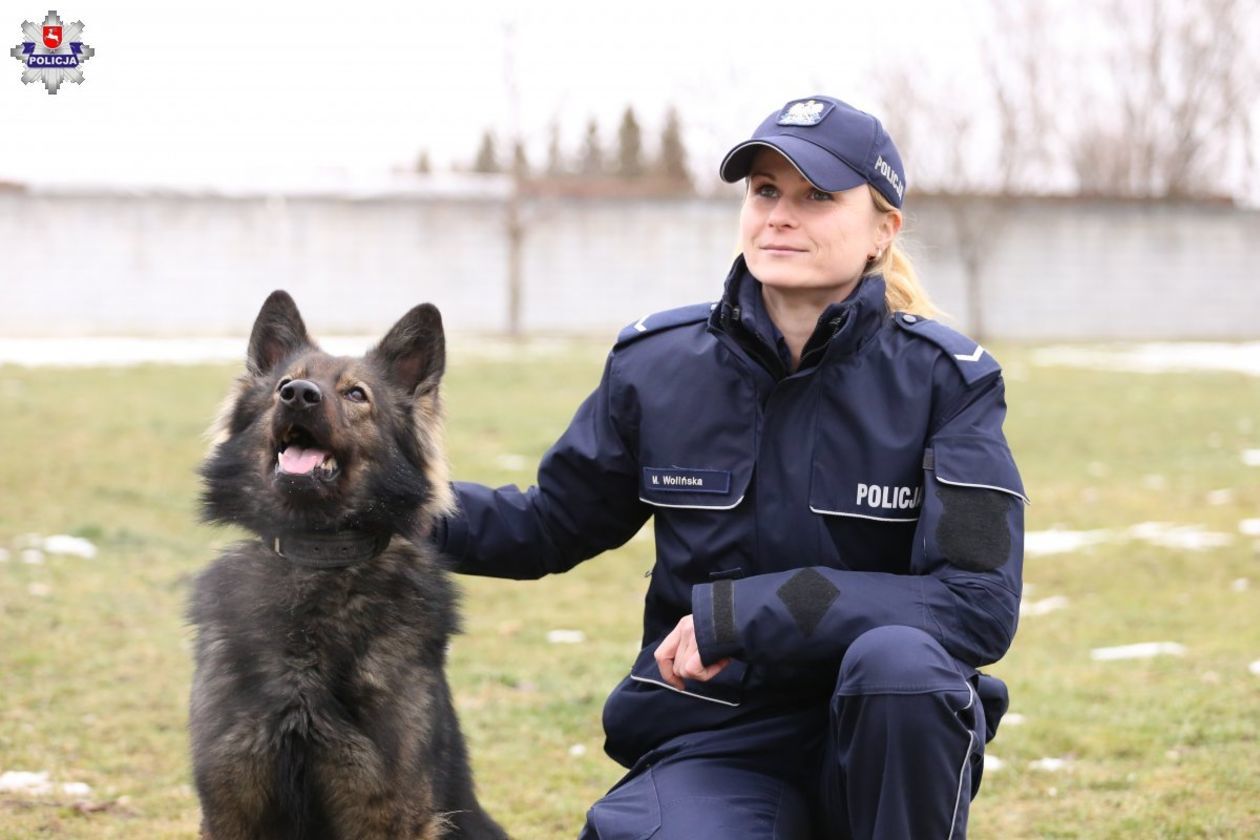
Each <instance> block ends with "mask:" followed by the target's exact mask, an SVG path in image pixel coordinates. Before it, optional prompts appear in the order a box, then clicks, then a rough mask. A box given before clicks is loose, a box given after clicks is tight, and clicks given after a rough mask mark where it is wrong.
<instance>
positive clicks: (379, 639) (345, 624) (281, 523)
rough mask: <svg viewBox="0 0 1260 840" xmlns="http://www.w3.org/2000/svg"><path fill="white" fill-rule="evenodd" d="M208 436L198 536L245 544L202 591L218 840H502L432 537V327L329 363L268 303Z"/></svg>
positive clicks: (423, 315) (438, 500)
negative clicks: (450, 663)
mask: <svg viewBox="0 0 1260 840" xmlns="http://www.w3.org/2000/svg"><path fill="white" fill-rule="evenodd" d="M247 367H248V369H247V372H246V374H245V375H244V376H242V377H241V378H240V379H239V380H238V382H237V384H236V387H235V389H234V390H233V392H232V393H231V395H230V396H229V398H228V400H227V402H226V403H225V404H224V407H223V410H222V411H221V413H220V418H219V420H218V421H217V422H216V424H215V428H214V429H212V433H213V434H214V440H213V443H212V448H211V450H210V452H209V454H208V456H207V458H206V461H205V463H204V464H203V465H202V468H201V475H202V478H203V479H204V491H203V494H202V499H201V501H202V514H203V518H204V519H205V520H206V521H209V522H218V523H229V524H233V525H238V526H242V527H244V528H246V529H247V530H249V531H251V532H253V534H255V535H256V537H255V538H253V539H250V540H247V541H245V542H241V543H237V544H235V545H233V546H230V547H229V548H227V549H226V550H225V551H224V552H223V554H222V555H221V556H220V557H219V558H218V560H216V561H215V562H214V563H213V564H212V565H210V566H209V567H208V568H207V569H206V570H205V571H204V572H202V573H201V575H200V576H199V577H198V579H197V582H196V585H195V588H194V591H193V593H192V599H191V604H190V608H189V618H190V620H191V623H192V624H193V626H194V627H195V629H196V635H197V638H196V649H195V656H196V674H195V676H194V679H193V686H192V699H191V704H190V715H189V729H190V736H191V744H192V762H193V774H194V777H195V780H196V787H197V794H198V796H199V797H200V800H201V809H202V828H201V832H202V837H203V838H206V840H271V839H272V838H275V840H280V839H281V838H284V840H343V839H344V840H351V839H352V838H353V840H377V838H379V840H385V838H390V840H395V839H396V838H423V840H437V839H438V838H505V837H506V836H507V835H506V834H505V833H504V832H503V830H502V829H501V828H500V827H499V826H498V825H497V824H496V823H495V822H494V821H493V820H492V819H491V818H490V817H489V816H487V814H486V813H485V812H484V811H483V810H482V808H481V806H480V805H479V804H478V802H477V798H476V795H475V793H474V791H473V783H472V775H471V772H470V770H469V766H468V757H467V750H466V748H465V745H464V739H463V736H462V734H461V733H460V729H459V722H458V720H457V719H456V717H455V710H454V707H453V705H452V702H451V692H450V688H449V687H448V685H447V681H446V676H445V673H444V671H443V666H444V664H445V658H446V647H447V641H448V639H449V638H450V636H451V635H452V634H453V633H455V632H457V628H456V623H457V616H456V606H455V595H456V593H455V591H454V588H453V586H452V584H451V583H450V582H449V580H448V579H447V576H446V573H445V571H444V570H443V569H442V568H441V566H440V565H439V560H438V557H437V554H436V551H435V550H434V549H433V548H431V547H430V546H429V545H428V542H427V540H426V539H425V536H424V535H426V534H427V533H428V532H429V530H430V528H431V526H432V525H433V523H434V521H435V519H436V518H437V517H439V516H441V515H442V514H444V513H446V512H447V511H449V510H450V509H451V508H452V506H453V497H452V494H451V491H450V487H449V485H448V483H447V476H446V462H445V457H444V454H443V451H442V415H441V403H440V400H439V396H438V384H439V382H440V380H441V377H442V373H443V369H444V367H445V339H444V337H443V332H442V321H441V317H440V316H439V314H438V311H437V309H435V308H434V307H433V306H432V305H429V304H423V305H421V306H417V307H416V308H414V309H412V310H411V311H410V312H408V313H407V314H406V315H405V316H403V318H402V319H401V320H399V321H398V323H397V324H395V325H394V327H393V328H392V329H391V330H390V331H389V333H388V334H387V335H386V336H385V338H383V339H382V340H381V342H380V343H379V344H377V345H376V346H375V347H374V348H372V349H371V350H370V351H369V352H368V353H367V354H366V355H365V356H363V357H362V358H346V357H335V356H330V355H328V354H326V353H324V352H322V351H321V350H320V349H319V347H318V346H316V345H315V344H314V343H313V342H312V341H311V339H310V338H309V337H308V336H307V333H306V327H305V325H304V324H303V322H302V317H301V315H300V314H299V313H298V310H297V306H296V305H295V304H294V303H293V299H292V298H291V297H289V295H288V294H286V293H284V292H282V291H278V292H274V293H273V294H272V295H271V296H270V297H269V298H267V301H266V303H264V304H263V307H262V310H261V312H259V314H258V319H257V321H256V322H255V323H254V328H253V333H252V334H251V336H250V339H249V350H248V360H247Z"/></svg>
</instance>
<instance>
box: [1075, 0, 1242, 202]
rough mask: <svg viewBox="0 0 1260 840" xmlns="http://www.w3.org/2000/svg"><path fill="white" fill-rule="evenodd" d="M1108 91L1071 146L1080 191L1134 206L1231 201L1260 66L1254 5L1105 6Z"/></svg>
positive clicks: (1234, 1) (1164, 1) (1232, 0)
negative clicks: (1113, 39) (1112, 38)
mask: <svg viewBox="0 0 1260 840" xmlns="http://www.w3.org/2000/svg"><path fill="white" fill-rule="evenodd" d="M1104 14H1105V15H1106V19H1107V20H1108V21H1109V22H1110V23H1111V24H1112V27H1111V29H1112V31H1115V32H1119V33H1123V34H1122V35H1121V37H1120V38H1119V40H1118V42H1117V43H1116V44H1115V45H1114V47H1113V48H1112V50H1111V52H1110V53H1109V54H1108V55H1107V56H1106V57H1105V61H1106V67H1107V68H1108V70H1109V71H1110V76H1111V78H1112V79H1113V80H1114V87H1113V88H1112V89H1111V90H1110V91H1108V92H1107V95H1106V96H1104V97H1098V99H1097V105H1098V107H1095V108H1093V109H1091V110H1089V111H1087V112H1086V118H1085V120H1084V121H1083V124H1082V125H1081V128H1080V131H1079V134H1078V135H1077V136H1075V137H1074V138H1073V139H1072V142H1071V144H1070V161H1071V165H1072V168H1073V171H1074V172H1075V174H1076V177H1077V179H1078V182H1079V183H1080V185H1081V189H1082V190H1083V191H1087V192H1097V193H1102V194H1109V195H1118V196H1128V197H1137V198H1185V197H1207V196H1227V195H1237V194H1238V193H1239V192H1241V185H1240V184H1239V183H1238V181H1239V179H1240V178H1250V177H1251V176H1252V174H1253V172H1254V165H1255V161H1254V160H1253V159H1252V156H1251V154H1250V147H1251V138H1252V136H1253V133H1254V126H1253V124H1252V119H1253V113H1254V105H1255V102H1256V101H1257V98H1258V96H1260V61H1258V59H1257V57H1256V55H1255V53H1254V52H1253V51H1252V50H1249V48H1248V44H1247V37H1248V34H1249V33H1254V31H1255V28H1256V27H1257V26H1260V14H1258V12H1257V5H1256V3H1255V2H1254V0H1199V2H1197V3H1170V2H1168V0H1141V2H1135V0H1108V2H1107V4H1106V6H1105V7H1104Z"/></svg>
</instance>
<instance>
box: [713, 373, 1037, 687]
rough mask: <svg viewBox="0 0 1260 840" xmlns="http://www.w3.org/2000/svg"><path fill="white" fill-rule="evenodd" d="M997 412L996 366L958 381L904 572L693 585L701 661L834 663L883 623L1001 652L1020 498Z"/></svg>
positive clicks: (932, 454)
mask: <svg viewBox="0 0 1260 840" xmlns="http://www.w3.org/2000/svg"><path fill="white" fill-rule="evenodd" d="M1005 409H1006V406H1005V401H1004V385H1003V382H1002V378H1001V374H1000V373H995V374H993V375H992V376H990V377H987V378H985V379H983V380H980V381H979V382H976V383H975V384H974V385H972V386H970V387H966V388H963V389H962V393H961V395H960V396H959V397H957V398H956V403H955V405H954V406H953V407H952V408H951V409H949V410H947V412H945V416H946V417H947V419H946V420H944V421H943V422H940V423H938V425H937V427H936V430H935V431H934V432H933V433H932V435H931V436H930V438H929V440H928V447H927V450H926V451H925V453H924V478H923V481H924V494H923V498H924V501H923V507H922V510H921V511H920V517H919V522H918V525H917V526H916V531H915V537H914V549H913V554H912V557H911V563H910V574H908V575H899V574H889V573H881V572H857V571H844V570H838V569H833V568H830V567H824V566H812V567H805V568H801V569H794V570H791V571H787V572H776V573H772V574H764V575H757V576H753V577H748V578H744V579H740V580H724V581H716V582H713V583H704V584H700V585H697V586H695V587H693V589H692V613H693V616H694V623H695V628H696V640H697V643H698V646H699V649H700V654H701V658H702V660H703V661H704V662H705V663H706V664H709V663H712V662H715V661H717V660H719V659H721V658H723V657H727V656H730V657H735V658H738V659H743V660H746V661H750V662H758V661H760V662H787V661H811V660H834V661H838V660H839V659H840V658H841V657H842V656H843V654H844V651H845V650H846V649H847V648H848V646H849V645H850V644H851V643H852V642H853V640H854V639H856V638H857V637H858V636H860V635H861V634H862V633H864V632H866V631H867V630H870V629H872V628H874V627H879V626H882V625H892V624H896V625H906V626H910V627H917V628H919V629H921V630H924V631H926V632H927V633H929V634H930V635H932V636H933V637H935V638H936V639H937V640H938V641H939V642H940V643H941V645H942V646H943V647H944V648H945V650H946V651H948V652H949V653H950V654H951V655H952V656H954V657H955V658H957V659H959V660H961V661H963V662H965V663H967V664H969V665H972V666H973V667H979V666H981V665H986V664H988V663H991V662H995V661H997V660H998V659H1000V658H1001V657H1002V655H1003V654H1004V653H1005V652H1006V650H1007V648H1008V647H1009V646H1010V643H1011V639H1012V638H1013V636H1014V634H1015V627H1016V623H1017V621H1018V618H1019V598H1020V588H1021V577H1022V568H1023V542H1024V510H1023V509H1024V504H1025V502H1026V498H1025V496H1024V491H1023V485H1022V483H1021V482H1020V478H1019V473H1018V471H1017V469H1016V467H1015V462H1014V460H1013V458H1012V456H1011V452H1010V449H1009V448H1008V447H1007V444H1006V440H1005V438H1004V437H1003V435H1002V419H1003V417H1004V415H1005Z"/></svg>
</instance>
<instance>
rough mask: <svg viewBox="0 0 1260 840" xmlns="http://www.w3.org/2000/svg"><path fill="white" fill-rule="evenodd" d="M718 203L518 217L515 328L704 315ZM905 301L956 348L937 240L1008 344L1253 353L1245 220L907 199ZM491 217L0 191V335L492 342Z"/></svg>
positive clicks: (470, 212)
mask: <svg viewBox="0 0 1260 840" xmlns="http://www.w3.org/2000/svg"><path fill="white" fill-rule="evenodd" d="M738 202H739V195H738V191H737V190H736V191H734V192H733V193H732V195H731V196H730V197H729V198H723V199H685V200H670V199H634V200H612V199H584V200H578V199H559V198H555V199H534V200H531V201H530V202H528V203H527V204H526V206H525V207H524V210H523V217H524V220H525V224H526V236H525V245H524V266H523V267H524V282H525V295H524V307H523V312H524V324H525V327H526V329H527V330H538V331H582V332H601V331H611V330H615V329H616V328H618V327H620V326H622V325H624V324H626V323H629V322H631V321H634V320H636V319H637V318H639V317H640V316H641V315H643V314H646V313H648V312H652V311H656V310H658V309H663V308H668V307H671V306H677V305H681V304H684V303H692V302H696V301H701V300H712V299H714V298H715V297H716V296H717V295H718V294H719V292H720V288H721V282H722V279H723V277H724V276H725V273H726V270H727V268H728V266H729V264H730V261H731V259H732V258H733V256H734V253H735V243H736V223H737V218H738ZM908 209H909V219H908V230H909V233H910V236H911V238H910V245H911V252H912V253H913V254H914V255H915V256H916V259H917V264H918V266H919V269H920V272H921V274H922V277H923V279H924V281H925V284H926V285H927V286H928V287H929V289H930V290H931V291H932V293H933V295H934V296H935V298H936V299H937V301H938V303H939V304H940V305H941V306H942V307H943V308H944V309H945V310H947V311H948V312H950V313H951V314H952V315H953V316H954V317H955V322H956V323H957V324H958V325H960V326H961V327H963V328H967V327H968V326H969V325H968V323H967V313H968V306H967V302H966V297H965V272H964V270H963V265H962V262H961V260H960V257H959V254H960V250H959V247H958V239H957V236H956V234H955V230H956V224H955V222H956V220H957V219H959V218H962V219H964V220H966V221H968V222H969V223H970V226H971V227H973V228H975V229H976V230H977V233H976V234H975V235H974V237H973V238H974V239H976V240H977V241H982V242H983V243H984V249H983V250H984V253H985V254H986V256H985V260H984V263H983V265H984V270H983V274H982V284H983V285H982V289H983V293H982V296H981V301H982V304H983V314H984V326H985V329H986V333H987V335H988V336H989V337H994V338H1002V339H1014V340H1034V339H1037V340H1041V339H1106V338H1199V337H1204V338H1206V337H1215V338H1248V337H1255V336H1256V335H1258V334H1260V327H1258V326H1257V323H1260V287H1258V286H1257V282H1256V276H1257V274H1260V271H1258V270H1257V263H1260V213H1257V212H1255V211H1240V210H1235V209H1231V208H1228V207H1221V206H1217V205H1189V204H1125V203H1106V202H1092V203H1091V202H1069V201H1063V200H1047V201H1034V200H1024V201H1019V202H1008V203H1004V204H996V203H986V204H984V205H981V206H979V207H976V208H972V209H969V210H968V211H966V213H965V214H964V215H962V216H961V217H960V216H959V215H958V214H957V213H956V212H955V211H956V207H955V206H954V205H951V204H950V203H949V202H947V201H946V200H943V199H934V198H932V197H928V196H919V197H912V199H911V201H910V204H909V207H908ZM504 218H505V213H504V207H503V203H502V197H501V195H485V194H483V195H480V196H470V197H463V198H460V197H452V196H449V195H448V196H424V195H416V194H399V195H392V196H391V195H381V196H367V197H364V196H357V197H355V196H338V195H322V196H321V195H300V196H289V197H279V196H263V195H254V196H250V195H236V196H226V195H214V194H192V193H185V194H181V193H177V192H167V193H149V194H145V193H123V192H110V191H95V192H91V191H75V190H60V191H56V192H47V191H45V192H40V191H38V190H35V191H29V190H28V191H22V190H8V191H0V335H8V336H38V335H84V334H93V335H111V334H151V335H219V334H240V333H244V332H247V331H248V328H249V326H250V324H251V323H252V320H253V317H254V314H255V313H256V312H257V308H258V306H259V304H260V303H261V302H262V300H263V298H264V297H265V295H266V294H267V292H269V291H270V290H271V289H274V288H286V289H288V290H289V291H290V292H292V293H293V294H294V296H295V298H296V299H297V301H298V304H299V306H301V308H302V310H303V313H304V315H305V316H306V318H307V321H308V323H309V324H310V325H311V327H312V330H313V331H314V332H315V334H316V335H319V334H321V333H322V334H331V333H362V332H368V333H372V332H376V331H378V330H380V329H383V328H384V327H387V326H388V325H389V324H390V323H392V322H393V320H394V319H395V318H396V317H398V316H399V315H401V314H402V313H403V312H404V311H405V310H406V309H408V308H409V307H411V306H412V305H414V304H416V303H418V302H420V301H423V300H430V301H433V302H434V303H436V304H437V305H438V306H439V307H440V308H441V309H442V311H443V315H444V318H445V320H446V322H447V325H448V329H451V330H455V331H480V330H498V329H501V328H503V327H504V326H505V324H506V272H507V260H508V249H507V240H506V236H505V234H504V230H505V228H504Z"/></svg>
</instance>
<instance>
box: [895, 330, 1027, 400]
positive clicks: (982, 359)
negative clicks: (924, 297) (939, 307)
mask: <svg viewBox="0 0 1260 840" xmlns="http://www.w3.org/2000/svg"><path fill="white" fill-rule="evenodd" d="M893 320H894V321H896V322H897V326H899V327H901V328H902V329H903V330H905V331H906V332H908V333H910V334H911V335H917V336H919V337H920V338H926V339H927V340H928V341H930V342H932V343H933V344H935V345H936V346H937V347H939V348H941V349H942V350H944V351H945V354H946V355H947V356H949V357H950V358H951V359H953V360H954V364H955V365H956V366H957V367H958V372H959V373H961V374H962V377H963V380H964V381H966V383H967V384H968V385H971V384H972V383H974V382H978V381H980V380H981V379H984V378H985V377H986V376H989V375H991V374H993V373H995V372H996V371H999V370H1001V369H1002V366H1001V365H999V364H998V362H997V359H995V358H993V354H992V353H990V352H989V351H987V350H985V349H984V348H983V347H981V346H980V345H979V344H978V343H976V342H975V341H973V340H972V339H970V338H968V337H967V336H965V335H963V334H962V333H960V332H958V331H956V330H952V329H950V328H949V327H947V326H945V325H944V324H942V323H941V322H940V321H933V320H932V319H931V318H924V317H922V316H921V315H912V314H911V313H909V312H898V313H896V314H895V315H894V316H893Z"/></svg>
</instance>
